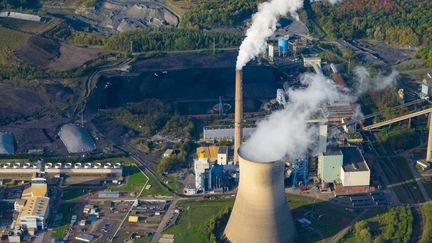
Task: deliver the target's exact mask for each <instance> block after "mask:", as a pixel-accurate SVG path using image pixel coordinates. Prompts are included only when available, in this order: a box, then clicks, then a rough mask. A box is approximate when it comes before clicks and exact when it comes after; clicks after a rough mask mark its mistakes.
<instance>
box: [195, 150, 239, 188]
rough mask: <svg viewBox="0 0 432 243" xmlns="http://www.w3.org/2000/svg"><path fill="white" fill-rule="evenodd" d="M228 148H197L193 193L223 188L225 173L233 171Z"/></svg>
mask: <svg viewBox="0 0 432 243" xmlns="http://www.w3.org/2000/svg"><path fill="white" fill-rule="evenodd" d="M232 167H233V165H232V164H230V163H229V153H228V147H226V146H221V147H219V146H209V147H198V148H197V149H196V158H195V159H194V172H195V191H196V192H200V191H203V192H204V191H210V190H214V189H220V188H223V187H224V186H225V177H226V172H228V171H232V170H233V168H232Z"/></svg>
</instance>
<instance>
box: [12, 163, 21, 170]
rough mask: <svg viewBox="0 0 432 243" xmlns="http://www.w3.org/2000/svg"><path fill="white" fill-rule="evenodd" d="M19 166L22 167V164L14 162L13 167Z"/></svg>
mask: <svg viewBox="0 0 432 243" xmlns="http://www.w3.org/2000/svg"><path fill="white" fill-rule="evenodd" d="M19 167H21V164H20V163H14V164H13V168H14V169H18V168H19Z"/></svg>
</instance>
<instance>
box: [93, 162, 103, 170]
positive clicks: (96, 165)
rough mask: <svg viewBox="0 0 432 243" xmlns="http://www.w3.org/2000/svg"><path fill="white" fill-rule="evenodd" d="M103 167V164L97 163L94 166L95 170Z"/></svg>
mask: <svg viewBox="0 0 432 243" xmlns="http://www.w3.org/2000/svg"><path fill="white" fill-rule="evenodd" d="M101 166H102V164H101V163H96V164H94V165H93V168H95V169H99V168H100V167H101Z"/></svg>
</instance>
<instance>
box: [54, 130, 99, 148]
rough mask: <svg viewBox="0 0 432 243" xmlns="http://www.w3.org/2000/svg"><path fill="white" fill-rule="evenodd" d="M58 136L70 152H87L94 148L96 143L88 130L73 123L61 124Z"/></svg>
mask: <svg viewBox="0 0 432 243" xmlns="http://www.w3.org/2000/svg"><path fill="white" fill-rule="evenodd" d="M59 136H60V139H61V140H62V142H63V144H64V145H65V146H66V149H67V151H68V152H69V153H70V154H76V153H87V152H91V151H93V150H95V149H96V144H95V142H94V141H93V139H92V137H91V136H90V134H89V133H88V131H87V130H86V129H85V128H83V127H80V126H77V125H75V124H66V125H64V126H62V128H61V129H60V132H59Z"/></svg>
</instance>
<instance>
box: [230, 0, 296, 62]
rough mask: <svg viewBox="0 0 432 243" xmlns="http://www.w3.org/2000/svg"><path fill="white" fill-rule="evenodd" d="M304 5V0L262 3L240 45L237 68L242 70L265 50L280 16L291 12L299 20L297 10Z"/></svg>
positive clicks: (275, 0)
mask: <svg viewBox="0 0 432 243" xmlns="http://www.w3.org/2000/svg"><path fill="white" fill-rule="evenodd" d="M302 6H303V0H271V1H269V2H264V3H261V4H260V5H259V6H258V12H256V13H255V14H254V15H253V16H252V25H251V27H250V28H249V29H248V30H247V31H246V38H245V39H244V40H243V42H242V44H241V45H240V50H239V54H238V57H237V65H236V68H237V70H241V69H242V68H243V67H244V66H245V65H246V64H247V63H248V62H249V61H250V60H252V59H253V58H255V57H256V56H258V55H259V54H260V53H261V52H262V51H264V49H265V47H266V41H267V39H268V38H269V37H270V36H272V35H273V33H274V31H275V30H276V24H277V21H278V19H279V17H280V16H285V15H287V14H288V13H290V14H291V16H292V17H294V18H296V19H297V20H298V14H297V12H296V11H297V10H298V9H300V8H301V7H302Z"/></svg>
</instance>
